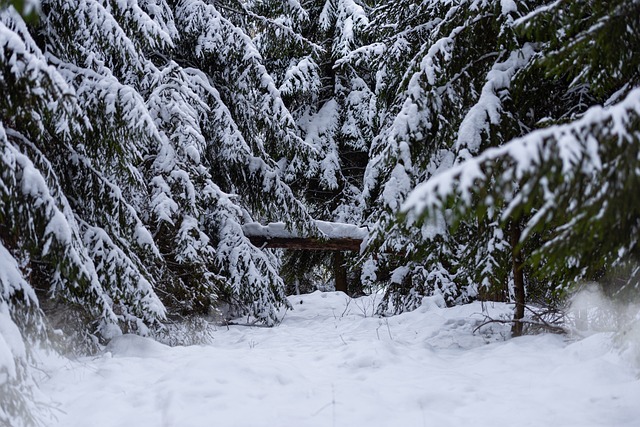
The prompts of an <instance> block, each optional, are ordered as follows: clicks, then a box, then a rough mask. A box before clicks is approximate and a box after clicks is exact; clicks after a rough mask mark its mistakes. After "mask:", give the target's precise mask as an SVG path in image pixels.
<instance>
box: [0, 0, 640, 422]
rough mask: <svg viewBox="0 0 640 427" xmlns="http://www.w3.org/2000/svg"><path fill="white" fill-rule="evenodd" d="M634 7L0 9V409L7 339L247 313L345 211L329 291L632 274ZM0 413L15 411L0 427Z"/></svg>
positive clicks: (19, 414)
mask: <svg viewBox="0 0 640 427" xmlns="http://www.w3.org/2000/svg"><path fill="white" fill-rule="evenodd" d="M639 17H640V1H637V0H626V1H625V0H615V1H601V0H579V1H569V0H554V1H537V0H536V1H533V0H531V1H530V0H523V1H519V2H515V1H513V0H425V1H422V2H419V1H416V2H406V1H397V0H378V1H374V0H371V1H364V0H317V1H316V0H309V1H302V2H299V1H298V0H287V1H279V0H248V1H240V0H235V1H234V0H219V1H218V0H213V1H208V0H127V1H124V0H42V1H41V2H40V3H35V2H33V1H32V0H28V1H21V0H20V1H19V0H10V1H8V2H7V1H6V0H2V2H1V3H0V94H1V95H0V150H1V155H0V396H2V410H1V411H0V420H2V421H7V422H9V421H11V420H18V419H19V420H22V421H20V422H24V420H27V422H29V420H30V418H29V417H30V416H31V415H30V414H31V413H32V412H33V411H34V409H33V408H32V406H33V404H32V396H33V393H34V392H35V391H34V390H35V386H34V384H33V381H32V380H31V379H30V370H29V369H30V368H29V353H30V351H31V350H30V349H31V348H33V347H34V346H37V345H41V344H43V343H48V344H47V345H55V346H57V347H59V348H62V347H65V346H66V347H67V350H68V349H69V348H73V349H74V351H76V352H91V351H95V349H97V348H99V347H100V346H101V345H102V344H103V343H104V342H106V341H108V340H109V339H110V338H112V337H114V336H117V335H120V334H122V333H135V334H141V335H150V336H155V337H161V336H162V335H163V333H166V330H167V325H169V324H171V323H173V322H178V321H185V319H186V320H187V321H191V322H195V321H197V320H194V319H208V320H211V319H212V317H213V318H216V319H217V320H220V319H227V318H231V317H237V316H240V315H248V316H250V317H251V318H252V319H255V320H256V321H259V322H263V323H265V324H267V325H274V324H276V323H277V322H278V317H277V311H278V309H279V308H281V307H283V306H287V304H288V302H287V299H286V298H285V296H286V295H287V294H288V293H293V292H295V291H296V290H297V291H308V290H310V289H314V288H315V287H318V286H319V284H320V283H322V282H323V281H326V272H327V267H326V266H327V265H330V257H331V253H329V252H314V253H313V254H309V253H301V252H283V251H274V250H261V249H259V248H256V247H254V246H253V245H252V244H251V243H250V241H249V239H248V238H247V237H246V236H245V235H244V233H243V229H242V225H243V224H247V223H250V222H254V221H257V222H261V223H267V222H270V221H284V222H285V223H286V225H287V227H288V228H289V229H290V230H291V231H293V232H296V233H300V234H304V235H306V236H311V237H316V238H319V239H322V237H323V235H322V231H321V230H319V229H318V227H317V222H316V220H325V221H334V222H342V223H349V224H354V225H358V226H362V227H366V228H368V230H369V238H368V240H367V242H366V244H365V245H364V246H363V248H362V251H361V253H359V254H352V255H346V256H345V263H346V264H347V266H348V267H349V268H350V280H349V293H350V294H352V295H358V294H362V293H370V292H376V291H378V290H380V289H382V290H384V298H383V299H382V302H381V304H380V306H379V307H378V313H379V314H380V315H391V314H398V313H401V312H403V311H408V310H412V309H415V308H416V307H418V306H419V304H420V303H421V301H422V299H423V298H424V297H425V296H432V295H434V294H439V295H441V296H442V297H443V300H444V301H445V303H446V304H448V305H456V304H464V303H467V302H470V301H473V300H476V299H478V298H480V299H493V300H500V301H511V302H513V303H514V307H515V310H514V319H513V320H514V321H513V329H512V334H513V335H519V334H522V333H523V332H524V330H523V328H524V325H526V324H527V322H529V323H530V322H537V321H538V320H540V319H537V318H536V317H535V316H537V315H536V314H535V313H534V314H533V316H534V317H533V318H530V317H527V316H532V314H531V313H528V312H527V311H526V307H527V306H530V307H538V308H540V307H545V308H552V309H556V308H558V307H560V306H561V304H562V302H563V301H564V299H565V298H566V295H567V294H568V293H570V292H571V291H572V290H575V289H576V287H579V286H580V285H582V284H584V283H591V282H598V283H599V284H600V286H602V287H603V289H604V291H605V293H607V294H608V295H610V296H611V297H612V298H618V299H627V300H628V299H630V298H635V297H636V295H637V290H638V275H639V274H640V269H639V268H638V266H639V265H638V262H637V260H638V251H639V248H638V226H639V222H638V218H640V197H638V196H637V189H638V188H640V187H639V185H638V184H639V179H640V89H638V86H639V77H640V55H638V52H640V36H639V34H640V18H639ZM11 422H13V421H11Z"/></svg>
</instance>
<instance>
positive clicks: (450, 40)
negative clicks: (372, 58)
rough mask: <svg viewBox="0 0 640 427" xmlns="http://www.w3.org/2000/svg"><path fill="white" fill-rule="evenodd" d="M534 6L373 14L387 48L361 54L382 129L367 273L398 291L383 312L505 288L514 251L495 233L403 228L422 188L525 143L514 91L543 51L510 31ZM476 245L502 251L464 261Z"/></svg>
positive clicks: (485, 227)
mask: <svg viewBox="0 0 640 427" xmlns="http://www.w3.org/2000/svg"><path fill="white" fill-rule="evenodd" d="M535 4H536V2H534V1H530V2H518V3H517V4H516V3H514V2H509V1H497V0H496V1H492V0H470V1H459V2H450V1H432V2H423V3H421V4H411V5H406V4H404V3H402V2H396V1H388V2H383V3H382V4H381V5H380V6H379V7H378V8H377V9H376V13H375V19H374V25H373V26H372V28H375V29H377V31H378V36H377V37H376V38H377V39H379V40H380V42H379V43H375V44H372V45H371V46H369V47H364V48H363V50H367V49H368V50H369V51H370V52H371V54H372V55H373V54H377V55H378V57H379V58H380V59H379V62H378V63H379V65H378V72H377V77H378V79H377V83H376V88H377V96H378V99H379V111H380V115H379V120H380V123H381V124H380V126H381V130H380V132H379V133H378V135H377V136H376V138H375V140H374V144H373V147H372V150H371V160H370V162H369V165H368V167H367V172H366V175H365V187H364V195H365V198H366V200H367V203H368V214H369V218H370V222H371V228H372V240H371V242H370V244H369V249H368V252H369V254H370V260H369V261H368V262H367V264H369V265H370V266H371V268H368V269H367V270H365V271H367V272H368V273H369V275H370V277H371V279H369V280H372V279H373V280H377V281H380V280H382V281H384V282H386V283H387V284H389V286H388V287H387V292H386V295H385V298H384V301H383V303H382V305H381V306H380V311H381V312H396V313H397V312H401V311H403V310H407V309H413V308H415V307H416V306H418V305H419V304H420V302H421V300H422V297H423V296H425V295H431V294H433V293H439V294H441V295H442V296H443V299H444V302H445V303H446V304H455V303H461V302H465V301H468V300H469V299H470V298H474V297H475V296H476V295H477V293H478V286H477V285H478V284H483V285H485V286H486V285H490V284H493V283H495V282H500V283H502V282H503V281H504V280H505V278H504V272H500V271H498V269H496V268H495V267H496V265H500V262H499V259H498V258H503V257H504V252H505V251H507V250H508V248H509V245H508V241H507V238H506V236H505V235H504V233H502V232H501V230H498V229H495V226H494V224H490V223H487V224H480V223H477V222H475V221H471V222H467V223H464V224H460V227H459V228H458V229H456V230H454V229H452V228H451V226H450V224H449V223H448V218H447V217H446V216H441V217H440V218H439V219H438V221H434V222H433V223H431V225H430V226H429V227H424V228H418V227H412V228H409V229H407V230H401V229H400V227H398V226H397V224H396V221H395V216H396V213H397V212H398V210H399V208H400V205H401V204H402V202H403V201H404V199H405V198H406V196H407V194H408V193H409V192H410V191H411V189H412V188H413V187H414V186H415V185H416V184H417V183H418V182H420V181H423V180H425V179H428V178H429V177H431V176H434V175H437V174H439V173H441V172H442V171H443V170H446V169H448V168H450V167H451V166H453V165H454V164H455V163H456V162H457V161H460V159H464V158H466V157H468V156H472V155H474V153H477V152H479V151H482V150H483V149H485V148H486V147H488V146H495V145H500V144H502V143H504V142H505V141H506V140H509V139H510V138H512V137H513V136H516V135H517V134H518V132H519V127H518V126H517V125H516V126H513V125H514V119H513V117H511V115H510V114H509V113H508V104H509V103H510V90H509V89H510V84H511V80H512V79H513V78H514V75H515V74H516V72H517V71H518V70H519V69H520V68H522V67H524V66H525V65H526V64H527V63H528V62H529V60H530V58H531V56H532V54H533V53H534V52H533V48H532V47H531V46H529V45H526V44H523V43H522V42H521V41H520V40H519V39H518V37H517V35H516V34H515V33H514V31H513V27H512V23H513V21H514V19H516V18H518V17H519V16H521V15H523V14H526V13H528V12H529V11H530V10H531V8H532V7H533V6H534V5H535ZM469 245H476V246H484V247H491V248H493V249H495V251H494V252H493V253H492V255H491V256H484V257H480V258H476V259H474V260H469V259H466V260H465V258H468V257H469V256H468V255H465V252H466V253H467V254H470V253H472V252H470V251H469V250H468V249H469V248H470V246H469ZM476 265H482V268H480V269H476ZM376 270H377V271H376ZM478 271H483V273H482V274H481V275H478V274H476V273H477V272H478ZM478 276H484V277H485V278H486V280H481V278H480V277H478Z"/></svg>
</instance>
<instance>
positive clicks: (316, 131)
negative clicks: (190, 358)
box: [245, 0, 375, 283]
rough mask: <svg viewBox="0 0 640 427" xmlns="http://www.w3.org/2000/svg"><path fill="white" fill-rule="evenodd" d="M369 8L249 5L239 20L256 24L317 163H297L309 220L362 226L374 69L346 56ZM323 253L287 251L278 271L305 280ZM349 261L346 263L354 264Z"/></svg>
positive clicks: (343, 2)
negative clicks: (310, 214) (301, 170)
mask: <svg viewBox="0 0 640 427" xmlns="http://www.w3.org/2000/svg"><path fill="white" fill-rule="evenodd" d="M367 11H368V6H367V5H366V4H365V2H360V1H353V0H321V1H311V2H305V3H304V5H300V4H299V3H297V2H286V3H285V2H280V1H269V0H259V1H253V2H250V3H249V4H248V6H247V10H246V11H245V16H248V17H250V19H249V21H250V22H252V24H253V25H254V26H255V28H256V30H255V31H254V33H255V34H256V37H255V43H256V46H257V47H258V48H259V50H260V52H261V54H262V56H263V57H264V58H265V64H266V65H267V68H268V70H269V72H270V73H271V74H272V75H273V76H274V79H275V82H276V85H277V86H278V88H279V91H280V92H281V93H282V96H283V99H284V101H285V103H286V105H287V107H288V109H289V110H290V111H291V113H292V116H293V117H294V119H295V122H296V126H297V128H298V129H299V130H300V133H301V135H302V138H303V139H304V141H305V143H307V144H308V145H309V146H310V147H313V149H314V150H315V152H316V153H317V158H316V160H315V161H314V162H313V163H307V164H306V165H304V168H305V169H304V172H305V175H306V179H305V180H298V181H297V182H296V183H295V184H294V188H295V189H296V190H298V191H300V192H301V193H303V194H304V198H305V200H306V203H307V205H308V206H309V208H310V209H311V211H312V212H313V215H314V217H316V218H318V219H324V220H329V221H340V222H347V223H352V224H360V223H361V222H362V202H361V196H360V192H361V190H360V189H361V187H362V177H363V172H364V166H365V164H366V160H367V152H368V148H369V145H370V142H371V140H372V138H373V133H374V131H375V130H374V128H375V125H374V123H373V118H374V114H373V112H374V109H375V96H374V94H373V88H372V85H373V81H374V78H373V71H372V70H371V69H370V68H369V64H368V63H367V62H366V61H360V59H362V58H355V57H352V56H351V54H352V52H353V51H354V50H356V49H357V48H358V47H359V46H360V45H361V44H362V37H363V36H364V34H365V31H364V30H365V29H366V26H367V25H368V23H369V21H368V17H367V13H368V12H367ZM331 256H332V255H331V254H330V253H323V252H321V253H319V252H315V253H312V254H309V253H304V254H299V253H295V252H292V253H288V254H286V256H285V262H284V266H283V273H284V274H285V276H287V281H288V282H291V283H293V282H299V281H302V282H304V281H305V280H306V279H305V276H309V275H313V274H314V273H313V270H314V269H316V267H318V266H323V265H324V266H330V265H331V263H332V261H331ZM353 261H354V259H352V258H350V259H348V262H349V263H350V264H353Z"/></svg>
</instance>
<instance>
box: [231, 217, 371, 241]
mask: <svg viewBox="0 0 640 427" xmlns="http://www.w3.org/2000/svg"><path fill="white" fill-rule="evenodd" d="M315 224H316V226H317V227H318V230H320V231H321V232H322V233H323V234H324V235H325V237H326V238H328V239H366V238H367V236H368V235H369V231H368V230H367V229H366V228H364V227H359V226H357V225H353V224H344V223H341V222H327V221H320V220H316V221H315ZM242 231H243V232H244V234H245V235H246V236H264V237H271V238H273V237H279V238H289V237H300V234H299V233H297V232H296V231H291V230H287V225H286V224H285V223H284V222H270V223H269V224H267V225H262V224H260V223H259V222H250V223H248V224H244V225H243V226H242Z"/></svg>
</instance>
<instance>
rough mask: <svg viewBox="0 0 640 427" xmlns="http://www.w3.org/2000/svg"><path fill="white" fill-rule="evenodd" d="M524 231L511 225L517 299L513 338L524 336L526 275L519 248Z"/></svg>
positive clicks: (518, 226) (514, 289)
mask: <svg viewBox="0 0 640 427" xmlns="http://www.w3.org/2000/svg"><path fill="white" fill-rule="evenodd" d="M521 233H522V230H521V229H520V224H518V223H517V222H515V221H514V222H512V223H511V259H512V267H513V294H514V297H515V303H516V307H515V311H514V313H513V326H512V327H511V336H514V337H519V336H520V335H522V327H523V324H522V322H521V321H522V319H523V318H524V306H525V293H524V273H523V272H522V254H521V253H520V249H519V248H518V243H519V242H520V235H521Z"/></svg>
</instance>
